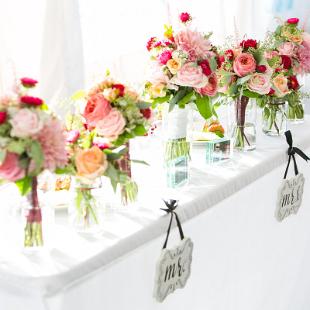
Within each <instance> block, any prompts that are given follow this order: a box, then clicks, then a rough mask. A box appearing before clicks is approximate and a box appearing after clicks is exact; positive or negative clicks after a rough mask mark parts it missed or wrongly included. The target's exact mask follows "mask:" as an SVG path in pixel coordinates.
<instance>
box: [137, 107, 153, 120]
mask: <svg viewBox="0 0 310 310" xmlns="http://www.w3.org/2000/svg"><path fill="white" fill-rule="evenodd" d="M140 112H141V114H142V115H143V117H144V118H146V119H150V118H151V116H152V110H151V109H150V108H147V109H141V110H140Z"/></svg>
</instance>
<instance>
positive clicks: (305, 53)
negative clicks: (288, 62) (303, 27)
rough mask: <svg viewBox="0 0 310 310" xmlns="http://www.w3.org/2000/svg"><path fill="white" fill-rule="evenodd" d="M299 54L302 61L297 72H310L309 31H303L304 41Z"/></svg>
mask: <svg viewBox="0 0 310 310" xmlns="http://www.w3.org/2000/svg"><path fill="white" fill-rule="evenodd" d="M297 55H298V59H299V62H300V64H299V68H297V71H298V72H297V73H300V74H304V73H310V34H309V33H307V32H304V33H303V42H302V45H301V46H299V48H298V51H297Z"/></svg>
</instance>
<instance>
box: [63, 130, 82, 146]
mask: <svg viewBox="0 0 310 310" xmlns="http://www.w3.org/2000/svg"><path fill="white" fill-rule="evenodd" d="M79 137H80V132H79V131H78V130H70V131H68V132H67V134H66V141H67V142H68V143H75V142H76V141H77V140H78V138H79Z"/></svg>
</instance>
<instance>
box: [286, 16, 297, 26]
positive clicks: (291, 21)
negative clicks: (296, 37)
mask: <svg viewBox="0 0 310 310" xmlns="http://www.w3.org/2000/svg"><path fill="white" fill-rule="evenodd" d="M286 22H287V23H288V24H293V25H294V24H298V22H299V18H297V17H292V18H289V19H288V20H287V21H286Z"/></svg>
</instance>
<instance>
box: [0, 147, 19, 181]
mask: <svg viewBox="0 0 310 310" xmlns="http://www.w3.org/2000/svg"><path fill="white" fill-rule="evenodd" d="M24 176H25V170H24V169H22V168H21V167H20V166H19V162H18V155H17V154H15V153H7V154H6V157H5V160H4V162H3V163H2V165H0V178H2V179H4V180H7V181H10V182H15V181H17V180H20V179H22V178H23V177H24Z"/></svg>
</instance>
